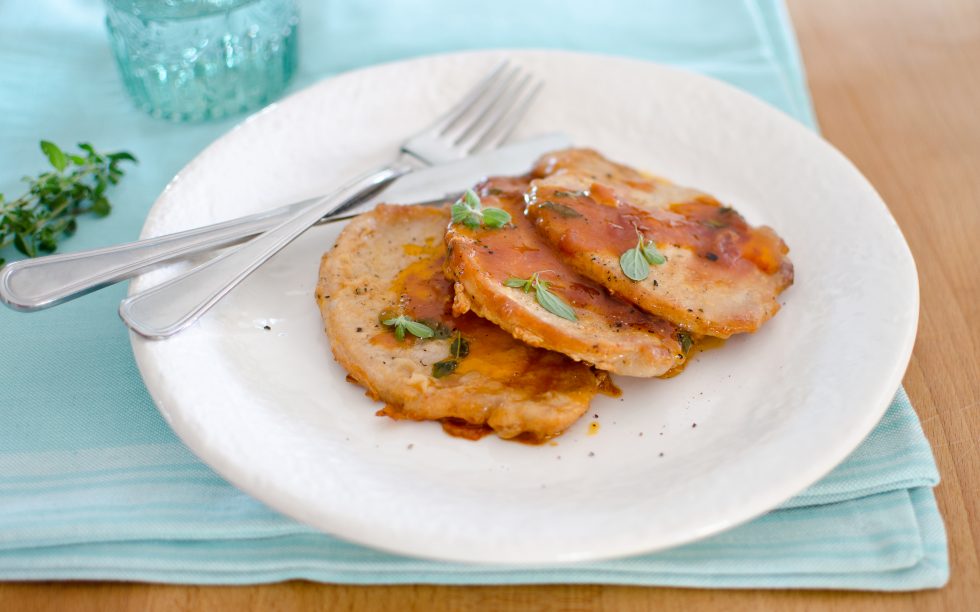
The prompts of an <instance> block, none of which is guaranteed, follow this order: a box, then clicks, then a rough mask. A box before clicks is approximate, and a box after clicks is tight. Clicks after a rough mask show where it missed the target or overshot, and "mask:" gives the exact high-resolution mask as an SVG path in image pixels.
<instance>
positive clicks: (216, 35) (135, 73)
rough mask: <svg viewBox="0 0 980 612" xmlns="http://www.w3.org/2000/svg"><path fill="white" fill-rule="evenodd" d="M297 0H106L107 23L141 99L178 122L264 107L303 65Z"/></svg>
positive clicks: (126, 76)
mask: <svg viewBox="0 0 980 612" xmlns="http://www.w3.org/2000/svg"><path fill="white" fill-rule="evenodd" d="M298 24H299V16H298V13H297V10H296V2H295V0H106V27H107V28H108V30H109V40H110V43H111V45H112V51H113V54H114V55H115V57H116V62H117V64H118V65H119V72H120V74H121V75H122V79H123V82H124V83H125V85H126V90H127V91H128V92H129V95H130V96H131V97H132V99H133V101H134V102H135V103H136V105H137V106H138V107H139V108H141V109H143V110H144V111H146V112H148V113H150V114H151V115H153V116H154V117H161V118H165V119H170V120H172V121H203V120H208V119H220V118H222V117H226V116H229V115H234V114H237V113H241V112H244V111H247V110H251V109H254V108H258V107H260V106H263V105H265V104H267V103H269V102H271V101H272V100H274V99H275V98H276V97H278V96H279V94H281V93H282V91H283V90H284V89H285V87H286V85H287V84H288V83H289V79H290V77H292V75H293V72H294V71H295V70H296V63H297V59H298V58H297V47H296V37H297V26H298Z"/></svg>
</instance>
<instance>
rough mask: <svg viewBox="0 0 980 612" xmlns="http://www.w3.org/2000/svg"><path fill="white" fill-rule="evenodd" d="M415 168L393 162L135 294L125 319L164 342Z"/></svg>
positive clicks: (123, 308)
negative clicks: (294, 245) (325, 222)
mask: <svg viewBox="0 0 980 612" xmlns="http://www.w3.org/2000/svg"><path fill="white" fill-rule="evenodd" d="M412 169H413V167H412V166H410V165H406V164H397V163H396V164H392V165H389V166H385V167H383V168H380V169H379V170H376V171H374V172H371V173H369V174H366V175H364V176H362V177H360V178H358V179H356V180H354V181H352V182H351V183H348V184H347V185H345V186H344V187H342V188H340V189H339V190H337V191H336V192H334V193H332V194H330V195H328V196H325V197H322V198H318V199H316V200H315V201H313V203H311V204H309V205H307V206H305V207H302V208H300V209H299V210H298V212H294V214H292V215H289V216H288V217H287V218H286V219H285V220H284V221H282V222H281V223H279V224H278V225H276V226H275V227H273V228H271V229H269V230H268V231H266V232H265V233H263V234H262V235H261V236H260V237H257V238H255V239H253V240H252V241H250V242H248V243H246V244H244V245H241V246H239V247H237V248H235V249H231V250H229V251H226V252H225V253H222V254H221V255H218V256H217V257H215V258H214V259H212V260H210V261H208V262H206V263H204V264H201V265H199V266H197V267H196V268H193V269H191V270H190V271H188V272H185V273H183V274H180V275H178V276H175V277H174V278H172V279H170V280H169V281H166V282H164V283H162V284H160V285H157V286H155V287H152V288H151V289H148V290H146V291H143V292H140V293H136V294H134V295H131V296H130V297H128V298H126V299H125V300H123V301H122V303H121V304H120V305H119V315H120V316H121V317H122V319H123V321H125V322H126V325H128V326H129V327H130V329H132V330H133V331H135V332H136V333H138V334H140V335H142V336H145V337H147V338H151V339H163V338H167V337H170V336H172V335H173V334H176V333H177V332H179V331H181V330H182V329H184V328H186V327H187V326H189V325H190V324H192V323H193V322H194V321H196V320H197V319H198V318H199V317H200V316H201V315H203V314H204V313H205V312H207V311H208V310H210V309H211V307H212V306H214V305H215V304H216V303H218V301H220V300H221V298H223V297H224V296H225V295H227V293H228V292H229V291H231V290H232V289H233V288H235V287H236V286H237V285H238V284H239V283H240V282H242V281H243V280H245V278H246V277H247V276H248V275H249V274H251V273H252V272H253V271H255V269H256V268H258V267H259V266H260V265H262V264H263V263H265V262H266V261H267V260H268V259H269V258H271V257H272V256H273V255H275V254H276V253H278V252H279V251H281V250H282V249H283V248H285V246H286V245H288V244H289V243H290V242H292V241H293V240H295V239H296V238H297V237H298V236H299V235H300V234H302V233H303V232H305V231H306V230H307V229H308V228H310V227H312V226H313V225H315V224H316V223H317V222H318V221H319V220H320V219H321V218H323V217H325V216H328V215H333V214H340V213H342V212H344V211H346V210H348V209H350V208H351V207H353V206H354V205H356V204H357V203H360V202H362V201H363V200H364V199H365V198H367V197H370V196H371V195H373V194H375V193H377V192H378V191H381V190H383V189H384V188H386V187H387V186H388V185H390V184H391V183H392V182H393V181H394V180H395V179H397V178H398V177H399V176H402V175H403V174H406V173H408V172H411V171H412Z"/></svg>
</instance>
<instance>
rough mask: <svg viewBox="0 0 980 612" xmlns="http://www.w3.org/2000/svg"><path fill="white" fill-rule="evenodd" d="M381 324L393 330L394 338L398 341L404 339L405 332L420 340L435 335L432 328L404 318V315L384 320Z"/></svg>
mask: <svg viewBox="0 0 980 612" xmlns="http://www.w3.org/2000/svg"><path fill="white" fill-rule="evenodd" d="M382 323H383V324H385V325H387V326H388V327H394V328H395V337H396V338H398V340H399V341H401V340H404V339H405V332H408V333H410V334H412V335H413V336H415V337H416V338H422V339H423V340H425V339H426V338H431V337H433V336H435V335H436V333H435V332H434V331H433V330H432V328H431V327H429V326H428V325H426V324H425V323H419V322H418V321H416V320H414V319H412V318H410V317H406V316H405V315H398V316H397V317H392V318H390V319H385V320H384V321H382Z"/></svg>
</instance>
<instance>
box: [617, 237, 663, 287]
mask: <svg viewBox="0 0 980 612" xmlns="http://www.w3.org/2000/svg"><path fill="white" fill-rule="evenodd" d="M666 261H667V258H666V257H664V256H663V253H661V252H660V251H659V250H657V245H655V244H654V243H653V241H652V240H644V239H643V234H642V233H641V232H640V231H639V230H637V232H636V246H635V247H633V248H632V249H629V250H627V251H626V252H624V253H623V254H622V255H620V256H619V267H620V268H621V269H622V270H623V274H625V275H626V277H627V278H629V279H630V280H635V281H641V280H644V279H646V277H648V276H650V265H651V264H652V265H655V266H659V265H662V264H664V263H666Z"/></svg>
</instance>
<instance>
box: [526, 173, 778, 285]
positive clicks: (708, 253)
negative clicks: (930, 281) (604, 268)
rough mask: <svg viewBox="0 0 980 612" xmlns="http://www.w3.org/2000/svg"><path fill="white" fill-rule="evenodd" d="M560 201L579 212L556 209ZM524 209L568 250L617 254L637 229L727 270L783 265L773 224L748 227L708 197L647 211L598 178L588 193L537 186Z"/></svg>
mask: <svg viewBox="0 0 980 612" xmlns="http://www.w3.org/2000/svg"><path fill="white" fill-rule="evenodd" d="M649 188H651V189H656V186H655V185H653V184H650V187H649ZM558 206H562V207H568V208H569V209H570V210H573V211H575V212H577V213H578V216H571V215H568V214H564V215H563V214H560V213H559V212H557V211H558V210H561V209H560V208H557V207H558ZM528 214H529V216H530V217H531V218H532V219H534V221H535V223H548V224H550V225H551V226H552V227H553V228H555V231H558V232H560V233H561V238H560V239H559V242H558V246H559V248H560V249H561V250H562V251H564V252H567V253H574V252H578V251H582V250H589V251H601V252H605V253H607V254H609V255H611V256H615V257H618V256H619V255H620V254H622V253H623V252H624V251H626V250H628V249H631V248H633V247H635V246H636V243H637V232H640V233H642V234H643V237H644V238H645V239H646V240H653V241H654V242H655V243H656V244H657V246H658V247H663V246H664V245H674V246H677V247H684V248H687V249H689V250H691V251H693V252H694V253H695V254H697V256H698V257H699V258H700V259H701V260H703V262H704V263H703V265H705V266H710V267H720V268H725V269H726V273H735V274H738V273H739V272H740V271H745V270H747V269H748V268H749V267H754V268H757V269H758V270H760V271H762V272H764V273H766V274H774V273H776V272H778V271H779V270H780V267H781V266H782V265H785V263H784V262H785V261H786V260H785V258H784V255H786V253H787V252H788V251H789V249H787V248H786V245H785V243H783V241H782V240H781V239H780V238H779V237H778V236H776V234H775V233H774V232H773V231H772V230H771V229H769V228H768V227H759V228H755V227H752V226H750V225H749V224H748V223H747V222H746V221H745V219H744V217H742V215H740V214H739V213H738V212H736V211H735V210H733V209H731V208H729V207H726V206H722V205H721V204H720V203H719V202H718V201H717V200H715V199H714V198H712V197H711V196H698V197H697V199H695V200H693V201H690V202H680V203H675V204H671V205H670V207H669V208H667V209H663V210H647V209H640V208H637V207H635V206H633V205H631V204H630V203H629V202H626V201H624V200H622V199H621V198H619V197H618V196H617V194H616V191H615V189H613V188H611V187H608V186H606V185H603V184H601V183H593V184H592V185H591V186H590V188H589V190H588V193H587V194H583V193H578V192H568V191H563V190H561V189H556V188H551V187H536V188H535V189H534V191H533V192H532V198H531V204H530V205H529V206H528Z"/></svg>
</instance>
